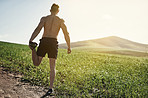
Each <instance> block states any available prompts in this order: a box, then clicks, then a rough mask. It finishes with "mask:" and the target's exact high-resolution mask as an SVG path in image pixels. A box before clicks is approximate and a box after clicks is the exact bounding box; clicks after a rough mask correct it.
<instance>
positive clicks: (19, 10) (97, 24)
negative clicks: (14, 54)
mask: <svg viewBox="0 0 148 98" xmlns="http://www.w3.org/2000/svg"><path fill="white" fill-rule="evenodd" d="M53 3H57V4H59V6H60V12H59V14H58V16H59V17H61V18H63V19H64V20H65V24H66V25H67V27H68V31H69V33H70V37H71V41H72V42H75V41H80V40H88V39H96V38H102V37H107V36H119V37H122V38H126V39H129V40H132V41H135V42H140V43H144V44H148V0H0V41H8V42H15V43H22V44H28V41H29V39H30V36H31V34H32V32H33V31H34V29H35V28H36V26H37V25H38V23H39V21H40V18H41V17H42V16H46V15H48V14H50V7H51V5H52V4H53ZM42 33H43V30H42V32H41V33H40V34H39V36H38V37H37V38H36V39H35V41H37V42H39V39H40V38H41V36H42ZM58 40H59V42H60V43H65V40H64V37H63V33H62V31H60V34H59V37H58Z"/></svg>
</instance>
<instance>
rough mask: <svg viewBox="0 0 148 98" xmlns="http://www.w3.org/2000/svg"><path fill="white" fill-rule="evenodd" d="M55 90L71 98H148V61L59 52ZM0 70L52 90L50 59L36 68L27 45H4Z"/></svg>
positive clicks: (1, 49)
mask: <svg viewBox="0 0 148 98" xmlns="http://www.w3.org/2000/svg"><path fill="white" fill-rule="evenodd" d="M56 64H57V65H56V79H55V82H54V90H55V93H56V95H57V96H69V97H107V98H108V97H112V98H114V97H134V98H135V97H139V98H141V97H143V98H144V97H145V98H146V97H148V58H147V57H134V56H125V55H114V54H107V53H100V52H96V51H87V50H81V49H73V50H72V53H71V54H70V55H68V54H67V51H66V50H65V49H59V54H58V59H57V63H56ZM0 66H3V67H6V68H7V69H8V70H10V71H14V72H20V73H22V74H24V77H23V78H22V81H28V82H30V84H32V85H42V86H49V81H50V80H49V76H50V67H49V60H48V58H47V56H46V57H45V58H44V59H43V61H42V63H41V65H40V66H39V67H35V66H33V63H32V60H31V50H30V49H29V48H28V46H26V45H19V44H11V43H5V42H0Z"/></svg>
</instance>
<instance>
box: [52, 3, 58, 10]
mask: <svg viewBox="0 0 148 98" xmlns="http://www.w3.org/2000/svg"><path fill="white" fill-rule="evenodd" d="M58 9H59V5H57V4H55V3H54V4H53V5H52V6H51V11H52V12H56V11H58Z"/></svg>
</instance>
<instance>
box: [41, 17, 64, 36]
mask: <svg viewBox="0 0 148 98" xmlns="http://www.w3.org/2000/svg"><path fill="white" fill-rule="evenodd" d="M41 21H43V22H44V26H43V27H44V33H43V36H42V37H50V38H57V36H58V33H59V30H60V28H61V22H62V19H60V18H59V17H58V16H55V15H48V16H46V17H43V18H42V19H41Z"/></svg>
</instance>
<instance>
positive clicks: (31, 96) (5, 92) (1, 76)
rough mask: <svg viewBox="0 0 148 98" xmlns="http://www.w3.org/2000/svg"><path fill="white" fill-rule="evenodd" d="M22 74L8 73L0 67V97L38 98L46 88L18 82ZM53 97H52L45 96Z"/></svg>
mask: <svg viewBox="0 0 148 98" xmlns="http://www.w3.org/2000/svg"><path fill="white" fill-rule="evenodd" d="M21 77H22V75H20V74H16V73H10V72H8V71H6V70H5V68H2V67H0V98H40V97H41V96H43V95H44V94H45V93H46V91H47V90H48V89H47V88H43V87H39V86H31V85H29V84H28V83H22V82H20V80H21ZM45 98H53V97H51V96H50V97H45Z"/></svg>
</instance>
